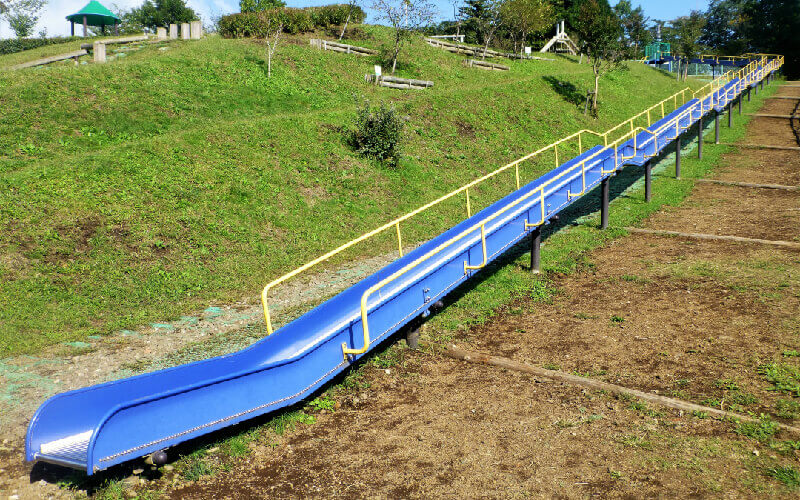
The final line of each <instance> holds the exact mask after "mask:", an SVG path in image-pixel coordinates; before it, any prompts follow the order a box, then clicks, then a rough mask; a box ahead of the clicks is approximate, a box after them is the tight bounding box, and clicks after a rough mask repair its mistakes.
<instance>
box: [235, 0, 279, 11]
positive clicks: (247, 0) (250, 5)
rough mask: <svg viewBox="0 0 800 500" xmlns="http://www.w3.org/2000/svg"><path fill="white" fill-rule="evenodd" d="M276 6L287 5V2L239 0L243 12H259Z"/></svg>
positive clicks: (277, 0)
mask: <svg viewBox="0 0 800 500" xmlns="http://www.w3.org/2000/svg"><path fill="white" fill-rule="evenodd" d="M276 7H286V2H284V1H282V0H239V10H240V11H242V12H259V11H262V10H268V9H274V8H276Z"/></svg>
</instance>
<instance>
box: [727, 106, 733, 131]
mask: <svg viewBox="0 0 800 500" xmlns="http://www.w3.org/2000/svg"><path fill="white" fill-rule="evenodd" d="M732 126H733V103H730V104H728V128H731V127H732Z"/></svg>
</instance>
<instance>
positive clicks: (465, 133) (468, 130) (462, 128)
mask: <svg viewBox="0 0 800 500" xmlns="http://www.w3.org/2000/svg"><path fill="white" fill-rule="evenodd" d="M456 130H457V131H458V135H460V136H461V137H469V138H475V127H473V126H472V124H471V123H467V122H465V121H463V120H457V121H456Z"/></svg>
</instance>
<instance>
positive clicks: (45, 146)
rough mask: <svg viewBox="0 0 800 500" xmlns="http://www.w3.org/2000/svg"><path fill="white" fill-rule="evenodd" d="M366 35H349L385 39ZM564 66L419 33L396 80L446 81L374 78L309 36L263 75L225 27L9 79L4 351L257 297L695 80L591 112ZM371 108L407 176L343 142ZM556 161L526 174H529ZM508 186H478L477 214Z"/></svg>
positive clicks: (651, 85) (0, 210)
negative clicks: (466, 48) (362, 237)
mask: <svg viewBox="0 0 800 500" xmlns="http://www.w3.org/2000/svg"><path fill="white" fill-rule="evenodd" d="M364 30H365V33H366V39H362V40H355V41H352V43H355V44H358V45H362V46H369V47H378V46H379V45H380V44H381V43H382V41H384V40H385V39H386V38H387V35H388V32H387V31H386V30H385V29H384V28H380V27H365V28H364ZM15 56H19V54H15ZM553 58H554V61H553V62H543V61H512V62H506V63H507V64H510V65H511V66H512V70H511V71H508V72H486V71H482V70H478V69H468V68H465V67H463V66H462V65H461V61H462V58H461V57H459V56H456V55H454V54H450V53H447V52H444V51H442V50H440V49H436V48H433V47H429V46H427V45H426V44H424V43H423V42H422V40H415V41H413V43H412V44H411V45H410V46H409V48H408V51H407V52H406V54H405V57H401V59H402V61H403V63H402V64H401V67H400V69H399V74H400V75H401V76H410V77H418V78H425V79H430V80H434V81H435V83H436V85H435V87H433V88H432V89H429V90H426V91H415V92H403V91H397V90H392V89H384V88H378V87H374V86H369V85H367V84H365V83H364V81H363V75H364V74H365V73H367V72H371V68H372V64H375V63H376V62H377V58H374V59H373V58H362V57H358V56H352V55H344V54H338V53H331V52H321V51H317V50H314V49H312V48H311V47H309V45H308V41H307V38H305V37H292V38H288V39H287V40H286V41H285V42H283V44H282V45H281V46H280V48H279V49H278V53H277V60H276V61H274V65H273V76H272V78H271V79H267V78H266V68H265V63H264V47H263V46H262V45H260V44H258V43H256V42H254V41H249V40H225V39H221V38H218V37H208V38H206V39H204V40H201V41H198V42H173V43H171V44H170V45H169V46H168V48H167V50H159V48H158V47H155V46H153V47H147V48H144V49H142V50H140V51H136V52H131V53H130V55H129V56H128V57H125V58H124V59H119V60H116V61H113V62H111V63H109V64H106V65H97V66H95V65H86V66H80V67H77V68H76V67H69V66H63V67H55V68H43V69H39V70H25V71H18V72H0V88H2V89H3V90H2V94H0V109H2V113H3V116H4V117H5V120H3V122H2V123H0V227H2V231H1V232H0V279H1V280H2V283H3V284H2V287H0V324H2V325H3V328H2V334H0V355H4V354H13V353H19V352H33V351H35V350H37V349H39V348H41V347H42V346H45V345H48V344H53V343H57V342H61V341H64V340H77V339H80V338H82V337H84V336H86V335H91V334H98V333H99V334H103V333H108V332H112V331H114V330H117V329H120V328H126V327H132V326H135V325H138V324H141V323H144V322H148V321H154V320H164V319H168V318H172V317H177V316H180V315H181V314H183V313H186V312H188V311H191V310H195V309H199V308H204V307H206V306H207V305H208V303H209V302H211V301H214V302H233V301H236V300H240V299H242V298H245V297H252V298H255V297H257V295H258V292H259V290H260V288H261V287H262V286H263V285H264V284H265V283H266V282H267V281H269V280H270V279H272V278H274V277H276V276H278V275H279V274H281V273H283V272H286V271H288V270H291V269H292V268H294V267H296V266H297V265H299V264H301V263H303V262H305V261H306V260H308V259H310V258H313V257H314V256H316V255H319V254H320V253H322V252H324V251H326V250H328V249H330V248H332V247H334V246H336V245H338V244H341V243H343V242H345V241H347V240H349V239H351V238H352V237H354V236H357V235H358V234H360V233H361V232H363V231H366V230H368V229H371V228H373V227H375V226H377V225H379V224H381V223H383V222H385V221H387V220H390V219H391V218H392V217H394V216H397V215H400V214H402V213H405V212H406V211H408V210H410V209H413V208H415V207H417V206H418V205H420V204H422V203H424V202H426V201H429V200H432V199H434V198H435V197H437V196H439V195H441V194H443V193H445V192H447V191H449V190H451V189H453V188H456V187H458V186H460V185H462V184H464V183H465V182H467V181H469V180H471V179H473V178H475V177H477V176H479V175H481V174H483V173H486V172H488V171H491V170H493V169H495V168H496V167H497V166H499V165H501V164H503V163H506V162H508V161H511V160H513V159H515V158H517V157H519V156H522V155H523V154H525V153H527V152H530V151H532V150H534V149H536V148H538V147H540V146H542V145H545V144H547V143H549V142H552V141H553V140H555V139H558V138H560V137H563V136H564V135H567V134H569V133H572V132H575V131H577V130H579V129H581V128H591V129H595V130H603V129H606V128H608V127H609V126H611V125H614V124H616V123H617V122H619V121H621V120H622V119H624V118H627V117H629V116H630V115H632V114H635V113H636V112H638V111H640V110H642V109H644V108H645V107H647V106H649V105H652V104H653V103H655V102H658V101H659V100H661V99H663V98H664V97H666V96H667V95H669V94H672V93H673V92H675V91H677V90H679V89H680V88H683V87H684V86H685V84H679V83H677V82H675V81H674V80H673V79H672V78H670V77H668V76H666V75H664V74H662V73H660V72H658V71H654V70H652V69H649V68H647V67H645V66H643V65H639V64H635V63H631V64H630V65H629V67H628V69H627V70H626V71H620V72H617V73H615V74H612V75H610V76H609V77H608V78H606V79H605V80H604V82H603V84H602V87H601V118H600V119H598V120H595V119H593V118H591V117H585V116H583V115H582V99H583V95H585V92H584V90H585V89H588V88H590V87H591V86H592V76H591V69H590V68H589V66H588V65H578V64H577V63H576V61H575V60H573V59H568V58H562V57H555V56H553ZM17 60H18V59H17ZM0 65H4V63H3V62H2V60H1V58H0ZM355 96H359V97H355ZM363 99H369V100H370V101H371V102H373V103H377V102H379V101H391V102H393V103H394V105H395V106H396V107H397V108H398V109H399V110H400V112H401V113H402V114H403V115H405V116H407V126H406V130H405V138H404V153H405V156H404V158H403V160H402V161H401V164H400V167H399V168H397V169H391V168H388V167H385V166H382V165H379V164H377V163H375V162H372V161H369V160H365V159H363V158H360V157H359V156H358V155H356V154H355V153H354V152H353V151H352V150H351V148H350V147H349V146H348V144H347V133H346V131H347V130H348V129H349V128H351V127H352V123H353V121H354V117H355V109H356V106H357V105H358V104H359V103H360V102H361V101H362V100H363ZM550 168H552V163H541V164H538V163H536V164H530V165H526V166H525V168H524V169H523V170H522V175H523V181H525V180H530V179H532V178H534V177H536V176H538V175H539V174H540V173H542V172H544V171H546V170H549V169H550ZM512 185H513V179H503V180H502V182H500V180H499V181H498V182H497V183H495V184H494V185H492V186H490V187H487V188H485V189H482V190H479V191H478V192H476V193H474V197H473V202H472V203H473V210H477V209H479V208H480V207H482V206H485V205H486V204H488V203H489V202H490V201H492V200H494V199H496V198H497V197H499V196H500V195H502V194H505V193H506V192H508V190H509V189H510V188H511V187H512ZM461 217H463V206H461V204H460V203H454V204H452V205H451V206H448V207H443V208H442V210H440V211H438V212H433V213H431V214H429V215H426V216H423V217H422V218H420V219H419V222H418V225H417V228H411V227H409V228H408V229H407V230H406V231H407V234H405V233H404V238H405V239H406V240H407V243H411V242H413V241H418V240H420V239H422V238H427V237H430V236H431V235H433V234H435V233H436V232H438V231H439V230H441V229H442V228H444V227H447V226H450V225H452V224H453V223H454V222H455V221H456V220H459V219H460V218H461ZM393 245H394V243H393V242H392V241H391V240H390V239H388V238H387V239H386V241H385V242H381V243H379V244H374V245H370V246H369V247H362V248H357V249H355V250H354V253H353V254H351V256H354V255H360V256H363V255H374V254H377V253H382V252H388V251H391V249H392V248H393Z"/></svg>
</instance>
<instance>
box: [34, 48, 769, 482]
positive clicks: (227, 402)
mask: <svg viewBox="0 0 800 500" xmlns="http://www.w3.org/2000/svg"><path fill="white" fill-rule="evenodd" d="M782 64H783V59H782V57H775V58H768V57H754V58H752V59H751V60H750V62H749V63H748V64H747V65H746V66H744V67H742V68H739V69H735V70H732V71H731V72H729V73H727V74H725V75H723V76H721V77H720V78H718V79H716V80H714V81H713V82H711V83H709V84H708V85H706V86H704V87H703V88H701V89H699V90H697V91H694V92H693V91H692V90H690V89H684V90H682V91H680V92H678V93H676V94H674V95H672V96H670V97H668V98H666V99H664V100H663V101H661V102H660V103H657V104H656V105H654V106H652V107H650V108H648V109H646V110H644V111H642V112H641V113H639V114H637V115H636V116H634V117H631V118H630V119H628V120H626V121H624V122H622V123H620V124H619V125H617V126H615V127H613V128H611V129H609V130H608V131H606V132H603V133H599V132H594V131H590V130H581V131H578V132H576V133H574V134H572V135H570V136H568V137H565V138H563V139H561V140H559V141H557V142H554V143H552V144H550V145H548V146H545V147H543V148H540V149H538V150H537V151H534V152H533V153H531V154H529V155H527V156H525V157H523V158H520V159H518V160H516V161H514V162H512V163H509V164H507V165H505V166H503V167H500V168H498V169H497V170H495V171H494V172H491V173H489V174H487V175H485V176H483V177H481V178H479V179H476V180H474V181H472V182H470V183H468V184H466V185H464V186H462V187H461V188H459V189H457V190H455V191H452V192H451V193H448V194H446V195H444V196H442V197H441V198H439V199H437V200H434V201H432V202H430V203H428V204H426V205H424V206H422V207H420V208H418V209H416V210H414V211H412V212H410V213H408V214H405V215H403V216H402V217H399V218H397V219H395V220H393V221H390V222H388V223H386V224H384V225H382V226H381V227H379V228H377V229H375V230H373V231H370V232H369V233H366V234H365V235H363V236H361V237H359V238H356V239H354V240H352V241H350V242H348V243H346V244H345V245H342V246H340V247H339V248H337V249H335V250H332V251H331V252H328V253H327V254H325V255H323V256H321V257H319V258H317V259H314V260H313V261H311V262H309V263H307V264H305V265H303V266H301V267H299V268H297V269H296V270H294V271H292V272H290V273H288V274H286V275H284V276H282V277H280V278H278V279H276V280H274V281H273V282H271V283H269V284H268V285H267V286H266V287H265V288H264V290H263V293H262V300H263V304H264V314H265V321H266V324H267V331H268V333H269V334H270V335H269V336H268V337H266V338H265V339H263V340H261V341H259V342H258V343H256V344H254V345H252V346H251V347H249V348H247V349H245V350H242V351H240V352H238V353H233V354H229V355H225V356H220V357H216V358H212V359H208V360H204V361H199V362H196V363H190V364H187V365H182V366H177V367H174V368H169V369H166V370H161V371H157V372H153V373H148V374H143V375H139V376H136V377H131V378H128V379H124V380H118V381H113V382H108V383H105V384H99V385H95V386H91V387H86V388H83V389H79V390H75V391H70V392H66V393H62V394H58V395H56V396H54V397H53V398H51V399H49V400H48V401H47V402H45V403H44V404H43V405H42V406H41V407H40V408H39V410H38V411H37V412H36V414H35V415H34V417H33V418H32V420H31V422H30V425H29V428H28V433H27V436H26V458H27V459H28V460H41V461H45V462H52V463H57V464H61V465H66V466H70V467H74V468H78V469H83V470H85V471H86V472H87V474H93V473H95V472H97V471H99V470H102V469H106V468H108V467H110V466H112V465H114V464H118V463H121V462H125V461H127V460H131V459H134V458H137V457H140V456H144V455H147V454H151V453H154V452H158V451H160V450H163V449H166V448H168V447H170V446H173V445H175V444H178V443H180V442H182V441H186V440H188V439H192V438H194V437H197V436H200V435H203V434H206V433H209V432H212V431H215V430H218V429H221V428H223V427H226V426H229V425H233V424H235V423H237V422H241V421H244V420H247V419H250V418H253V417H256V416H258V415H262V414H265V413H268V412H271V411H274V410H276V409H279V408H282V407H285V406H288V405H291V404H293V403H295V402H298V401H300V400H302V399H303V398H305V397H306V396H308V395H310V394H312V393H313V392H314V391H315V390H316V389H318V388H319V387H321V386H322V385H323V384H325V383H326V382H327V381H329V380H330V379H331V378H332V377H334V376H335V375H336V374H338V373H340V372H342V371H343V370H345V369H346V368H347V367H348V366H350V365H352V364H353V363H355V362H357V361H358V360H359V359H360V358H361V357H363V355H364V354H365V353H367V352H368V351H369V350H370V349H371V348H372V347H374V346H376V345H377V344H379V343H380V342H381V341H383V340H384V339H387V338H388V337H390V336H391V335H392V334H393V333H395V332H396V331H398V330H399V329H400V328H401V327H403V326H405V325H407V324H408V323H409V322H411V321H412V320H414V319H415V318H418V317H420V316H425V315H427V313H428V311H429V309H430V308H431V307H432V306H433V305H434V304H436V303H437V302H438V301H439V300H441V299H442V298H443V297H444V296H446V295H447V294H448V293H450V292H451V291H453V290H454V289H455V288H456V287H457V286H458V285H460V284H461V283H464V282H465V281H467V280H469V279H470V278H471V277H472V276H474V275H475V273H476V272H477V271H478V270H479V269H481V268H483V267H485V266H486V265H487V264H488V263H489V262H491V261H492V260H494V259H496V258H498V257H499V256H500V255H502V254H503V253H504V252H505V251H507V250H508V249H509V248H511V247H512V246H514V245H515V244H516V243H517V242H519V241H521V240H522V239H523V238H526V237H531V241H532V242H533V251H534V255H537V252H538V241H539V240H540V231H541V228H542V226H543V225H544V224H546V223H547V222H548V221H549V220H550V219H552V218H553V217H554V216H555V215H557V214H558V213H559V212H560V211H561V210H562V209H563V208H564V207H566V206H568V205H569V204H571V203H573V202H574V201H576V200H577V199H579V198H580V197H582V196H584V195H586V194H587V193H588V192H589V191H590V190H591V189H592V188H593V187H594V186H597V185H600V186H601V196H602V202H603V203H602V214H604V217H602V219H603V220H604V225H605V223H607V214H608V186H609V183H610V179H611V177H612V176H613V175H614V174H615V173H616V172H617V171H618V170H619V169H621V168H624V167H625V166H629V165H638V166H642V165H647V164H648V162H649V160H650V159H651V158H653V157H656V156H657V155H658V154H659V153H660V152H662V151H663V150H664V149H665V148H666V147H667V146H668V145H669V144H671V143H672V142H673V141H679V140H680V138H681V134H682V133H683V132H685V131H687V130H688V129H689V128H690V127H692V126H693V125H694V124H695V123H697V122H698V121H700V120H702V119H703V117H704V116H705V115H706V114H708V113H710V112H714V113H719V112H720V111H721V110H723V109H724V108H725V107H726V106H730V105H731V104H732V103H733V102H734V100H735V99H736V98H737V97H738V98H740V99H741V96H742V94H743V93H744V92H745V91H746V90H748V89H749V88H751V87H753V86H755V85H757V84H759V83H761V82H763V80H764V79H766V78H769V77H770V76H771V75H772V74H774V72H775V71H777V70H778V69H779V68H780V67H781V65H782ZM701 130H702V127H700V128H699V131H701ZM572 149H574V150H576V151H577V152H578V154H577V156H574V157H572V158H568V157H567V156H568V155H569V153H565V152H566V151H571V150H572ZM678 151H679V149H678ZM546 155H547V158H548V159H549V156H550V155H552V161H553V167H554V168H553V170H551V171H550V172H548V173H546V174H544V175H542V176H540V177H538V178H537V179H535V180H532V181H531V182H528V183H523V182H522V176H524V174H525V171H524V167H525V165H526V163H528V162H531V161H532V160H534V159H542V158H545V157H546ZM646 168H647V170H646V175H647V179H648V180H649V168H648V167H646ZM502 175H505V176H507V181H508V183H509V185H510V191H511V192H510V194H508V195H507V196H505V197H504V198H502V199H500V200H498V201H496V202H495V203H493V204H491V205H490V206H488V207H486V208H484V209H483V210H481V211H478V212H477V213H474V214H473V213H472V206H471V203H470V189H473V188H475V187H476V186H479V185H480V184H482V183H483V182H485V181H487V180H489V179H495V178H497V179H502V178H503V177H500V176H502ZM646 189H649V184H648V188H646ZM648 192H649V191H648ZM462 196H463V200H464V203H465V213H466V219H465V220H464V221H462V222H461V223H459V224H458V225H456V226H455V227H453V228H451V229H449V230H447V231H445V232H444V233H442V234H440V235H439V236H437V237H435V238H433V239H432V240H430V241H428V242H426V243H424V244H422V245H421V246H420V247H417V248H416V249H414V250H412V251H410V252H408V253H405V251H404V250H405V248H404V246H403V242H402V226H403V225H406V224H409V223H410V221H411V220H412V219H413V218H414V217H415V216H416V215H418V214H420V213H422V212H425V211H427V210H429V209H430V208H432V207H434V206H437V205H439V204H441V203H443V202H445V201H447V200H450V199H453V198H455V197H459V198H460V197H462ZM385 232H390V233H391V232H394V233H395V234H396V236H397V245H398V247H397V248H398V253H399V256H400V258H399V259H398V260H396V261H395V262H393V263H391V264H390V265H388V266H386V267H385V268H383V269H381V270H380V271H378V272H376V273H375V274H373V275H371V276H369V277H367V278H366V279H364V280H362V281H361V282H359V283H357V284H355V285H354V286H352V287H351V288H349V289H347V290H345V291H344V292H342V293H340V294H339V295H337V296H335V297H333V298H332V299H330V300H328V301H326V302H324V303H323V304H321V305H319V306H318V307H316V308H314V309H313V310H311V311H310V312H308V313H306V314H304V315H303V316H301V317H299V318H297V319H296V320H294V321H292V322H290V323H288V324H286V325H284V326H282V327H281V328H280V329H278V330H275V329H274V328H273V325H272V319H271V316H270V309H269V294H270V292H271V291H272V290H273V289H274V288H275V287H276V286H277V285H279V284H281V283H283V282H285V281H287V280H289V279H292V278H294V277H296V276H297V275H299V274H301V273H303V272H305V271H307V270H308V269H311V268H313V267H315V266H317V265H319V264H321V263H323V262H325V261H327V260H329V259H330V258H332V257H334V256H336V255H337V254H339V253H341V252H343V251H344V250H346V249H348V248H350V247H352V246H354V245H356V244H359V243H361V242H365V241H368V240H370V239H371V238H373V237H374V236H377V235H379V234H382V233H385Z"/></svg>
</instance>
